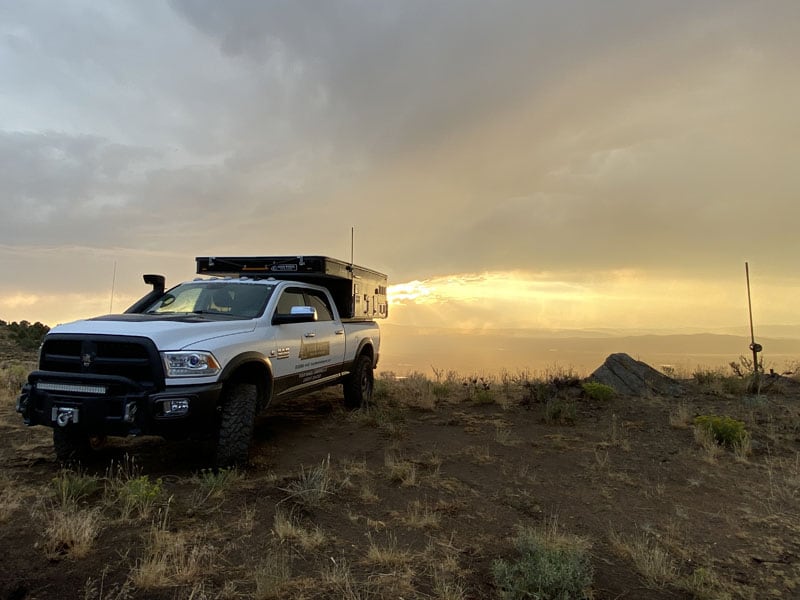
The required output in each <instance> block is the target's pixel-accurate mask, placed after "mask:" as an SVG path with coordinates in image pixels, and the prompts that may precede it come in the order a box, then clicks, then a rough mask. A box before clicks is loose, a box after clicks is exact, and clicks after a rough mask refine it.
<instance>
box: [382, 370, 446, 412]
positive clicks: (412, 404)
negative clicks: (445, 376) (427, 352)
mask: <svg viewBox="0 0 800 600" xmlns="http://www.w3.org/2000/svg"><path fill="white" fill-rule="evenodd" d="M392 388H393V392H394V394H393V397H394V398H395V399H396V400H397V402H398V403H399V404H400V405H402V406H405V407H407V408H411V409H413V410H421V411H433V410H436V398H437V397H436V395H435V394H434V384H433V382H431V381H430V380H429V379H428V378H427V377H425V375H423V374H422V373H417V372H414V373H411V374H409V375H408V376H406V377H402V378H398V379H395V381H394V385H393V386H392Z"/></svg>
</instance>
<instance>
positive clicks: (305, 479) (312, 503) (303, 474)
mask: <svg viewBox="0 0 800 600" xmlns="http://www.w3.org/2000/svg"><path fill="white" fill-rule="evenodd" d="M281 489H282V490H283V491H284V492H286V493H288V494H289V496H288V497H286V498H285V499H284V500H289V501H291V502H292V503H294V504H296V505H299V506H302V507H304V508H317V507H319V506H321V505H322V503H323V502H324V501H325V499H326V498H327V497H328V496H329V495H330V494H332V493H333V492H334V481H333V476H332V474H331V457H330V455H328V456H327V457H326V458H325V459H323V461H322V462H321V463H320V464H319V466H316V467H311V468H309V469H306V468H305V467H301V469H300V474H299V475H298V476H297V478H296V479H294V480H293V481H291V482H290V483H289V485H287V486H286V487H285V488H281Z"/></svg>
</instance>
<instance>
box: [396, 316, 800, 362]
mask: <svg viewBox="0 0 800 600" xmlns="http://www.w3.org/2000/svg"><path fill="white" fill-rule="evenodd" d="M382 329H383V339H382V342H381V343H382V350H381V368H382V369H384V370H391V371H396V372H405V371H413V370H416V371H423V372H426V371H429V370H430V369H431V367H435V368H436V369H445V370H449V369H452V370H456V371H459V372H466V373H471V372H482V371H485V372H496V371H499V370H502V369H506V370H509V371H518V370H531V371H545V370H550V369H553V368H572V369H573V370H576V371H578V372H579V373H584V374H588V373H590V372H591V371H593V370H594V369H596V368H597V367H599V366H600V365H601V364H602V363H603V361H604V360H605V358H606V357H607V356H608V355H609V354H613V353H616V352H624V353H626V354H629V355H631V356H632V357H634V358H636V359H638V360H642V361H644V362H646V363H648V364H650V365H651V366H653V367H656V368H658V367H660V366H662V365H671V366H674V367H676V368H679V369H683V370H688V371H691V370H692V369H694V368H697V367H707V368H716V367H719V368H723V369H727V366H728V364H729V363H730V362H732V361H738V360H739V357H740V356H746V357H751V356H752V353H751V351H750V349H749V345H750V338H749V335H741V334H740V335H733V334H731V333H719V332H717V333H708V332H703V333H700V332H691V333H683V332H681V333H665V332H663V333H653V332H652V331H651V332H647V333H646V332H641V333H639V332H631V331H630V330H628V331H619V330H612V329H607V330H597V329H595V330H591V331H574V330H572V331H546V330H530V329H513V330H512V329H504V330H485V331H461V330H456V329H447V328H434V329H423V328H416V327H405V326H398V325H393V324H388V323H387V324H384V325H382ZM760 329H761V330H762V331H763V332H766V331H770V332H778V331H780V332H781V333H782V335H781V336H780V337H777V336H775V337H768V336H766V335H764V336H757V338H756V341H757V342H758V343H760V344H761V345H762V346H763V348H764V351H763V354H762V359H763V362H764V366H765V367H766V368H767V369H770V368H773V369H775V370H776V371H781V372H782V371H785V370H793V369H794V368H795V365H797V364H798V363H800V327H777V326H773V327H764V328H760ZM790 334H791V335H797V337H791V335H790Z"/></svg>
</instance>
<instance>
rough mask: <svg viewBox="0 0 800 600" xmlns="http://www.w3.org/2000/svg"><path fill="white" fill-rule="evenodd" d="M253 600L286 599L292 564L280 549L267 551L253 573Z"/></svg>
mask: <svg viewBox="0 0 800 600" xmlns="http://www.w3.org/2000/svg"><path fill="white" fill-rule="evenodd" d="M253 576H254V577H253V579H254V582H255V595H254V598H255V600H272V599H274V598H286V597H288V596H287V595H286V590H287V589H288V588H289V584H290V582H291V579H292V564H291V561H290V560H289V556H288V554H287V553H286V552H285V551H283V550H281V549H269V550H268V551H267V554H266V555H265V556H264V557H263V558H262V560H261V561H260V562H259V564H258V566H257V567H256V568H255V569H254V571H253Z"/></svg>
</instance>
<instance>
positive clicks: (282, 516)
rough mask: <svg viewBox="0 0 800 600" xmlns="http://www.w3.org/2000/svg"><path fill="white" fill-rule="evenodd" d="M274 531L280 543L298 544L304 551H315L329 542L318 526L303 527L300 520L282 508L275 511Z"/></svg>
mask: <svg viewBox="0 0 800 600" xmlns="http://www.w3.org/2000/svg"><path fill="white" fill-rule="evenodd" d="M272 531H273V532H274V533H275V535H276V536H277V537H278V539H279V540H280V541H282V542H283V541H292V542H296V543H297V544H298V545H299V546H300V547H301V548H303V550H315V549H317V548H319V547H320V546H322V545H324V544H325V542H327V536H326V535H325V532H323V531H322V529H320V528H319V527H318V526H314V527H303V526H302V525H301V523H300V519H299V518H298V517H297V516H296V515H295V514H294V513H293V512H287V511H286V510H284V509H282V508H278V509H277V510H276V511H275V516H274V518H273V525H272Z"/></svg>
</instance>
